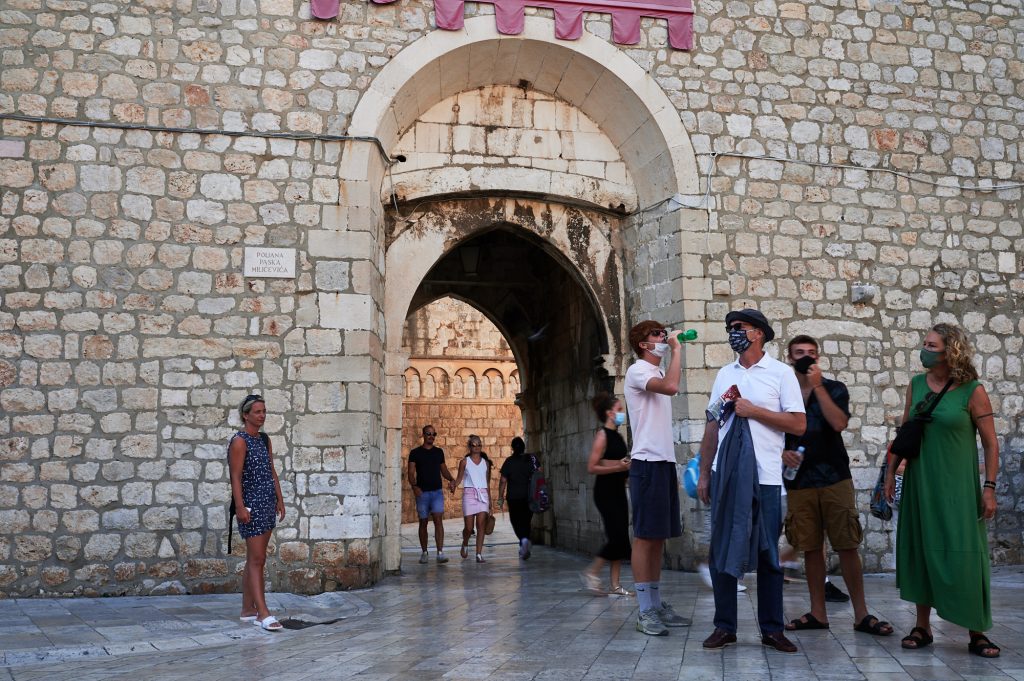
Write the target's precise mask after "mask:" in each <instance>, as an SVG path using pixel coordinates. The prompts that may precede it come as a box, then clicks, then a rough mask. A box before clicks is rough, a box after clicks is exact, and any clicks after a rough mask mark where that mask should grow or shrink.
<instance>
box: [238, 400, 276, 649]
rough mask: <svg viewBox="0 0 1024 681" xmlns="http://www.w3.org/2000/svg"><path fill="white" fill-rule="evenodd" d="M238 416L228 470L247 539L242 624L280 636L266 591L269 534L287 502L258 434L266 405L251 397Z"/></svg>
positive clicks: (271, 452)
mask: <svg viewBox="0 0 1024 681" xmlns="http://www.w3.org/2000/svg"><path fill="white" fill-rule="evenodd" d="M238 415H239V417H240V418H241V420H242V429H241V430H239V431H238V432H237V433H235V434H234V435H233V436H232V437H231V441H230V442H229V443H228V468H229V470H230V475H231V502H232V503H231V506H232V509H233V511H234V515H235V516H236V517H237V519H238V533H239V534H240V535H242V537H243V538H244V539H245V570H244V571H243V572H242V613H241V616H240V617H239V619H240V620H241V621H243V622H252V623H253V624H255V625H256V626H259V627H262V628H263V629H264V630H265V631H280V630H281V629H282V626H281V623H280V622H278V621H277V618H276V617H274V616H273V615H271V614H270V610H268V609H267V600H266V597H265V596H264V591H263V567H264V565H265V564H266V562H267V544H269V543H270V533H271V531H272V530H273V529H274V527H275V526H276V525H277V521H278V520H284V497H283V496H282V494H281V483H280V481H279V480H278V479H277V471H276V470H274V450H273V446H272V445H271V444H270V438H269V437H268V436H267V435H266V433H262V432H260V430H261V429H262V428H263V424H264V422H266V420H267V405H266V402H264V400H263V398H262V397H261V396H259V395H249V396H247V397H246V398H245V399H244V400H242V404H241V405H239V407H238ZM229 522H230V521H229ZM229 545H230V538H229ZM229 551H230V549H229Z"/></svg>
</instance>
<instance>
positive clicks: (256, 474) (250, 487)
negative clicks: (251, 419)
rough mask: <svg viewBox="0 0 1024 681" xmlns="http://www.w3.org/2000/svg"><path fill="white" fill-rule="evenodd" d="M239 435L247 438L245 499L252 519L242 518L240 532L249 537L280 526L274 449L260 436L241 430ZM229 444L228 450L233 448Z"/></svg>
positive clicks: (244, 474) (239, 525)
mask: <svg viewBox="0 0 1024 681" xmlns="http://www.w3.org/2000/svg"><path fill="white" fill-rule="evenodd" d="M236 437H241V438H242V439H243V440H245V465H244V466H243V467H242V499H244V500H245V505H246V507H248V508H249V509H251V511H250V512H249V513H250V518H249V522H247V523H243V522H242V521H241V520H239V521H238V534H240V535H242V536H243V537H245V538H248V537H258V536H259V535H261V534H266V533H267V532H270V531H271V530H272V529H274V527H275V526H277V489H276V488H275V487H274V473H273V471H272V469H271V466H272V464H271V461H270V452H269V451H268V450H267V446H266V445H265V444H263V438H262V437H260V436H259V435H256V436H252V435H249V434H248V433H246V432H244V431H238V432H237V433H235V435H234V437H232V438H231V442H234V441H235V438H236ZM231 442H229V443H228V449H230V448H231Z"/></svg>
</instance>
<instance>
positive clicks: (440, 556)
mask: <svg viewBox="0 0 1024 681" xmlns="http://www.w3.org/2000/svg"><path fill="white" fill-rule="evenodd" d="M422 562H424V563H425V562H426V561H422ZM437 562H438V563H447V562H448V556H446V555H444V551H438V552H437Z"/></svg>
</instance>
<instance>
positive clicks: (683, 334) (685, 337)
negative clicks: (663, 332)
mask: <svg viewBox="0 0 1024 681" xmlns="http://www.w3.org/2000/svg"><path fill="white" fill-rule="evenodd" d="M676 340H678V341H679V342H680V343H685V342H686V341H695V340H697V330H696V329H687V330H686V331H680V332H679V333H677V334H676Z"/></svg>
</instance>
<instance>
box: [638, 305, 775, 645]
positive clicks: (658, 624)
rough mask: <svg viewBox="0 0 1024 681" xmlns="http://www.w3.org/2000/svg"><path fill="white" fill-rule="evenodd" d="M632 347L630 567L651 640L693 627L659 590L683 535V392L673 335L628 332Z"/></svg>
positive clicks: (642, 328) (649, 328)
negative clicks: (679, 399)
mask: <svg viewBox="0 0 1024 681" xmlns="http://www.w3.org/2000/svg"><path fill="white" fill-rule="evenodd" d="M629 344H630V346H632V348H633V351H634V352H636V355H637V358H638V359H637V361H636V362H634V363H633V365H632V366H630V367H629V369H628V370H627V371H626V388H625V397H626V408H627V410H628V411H629V430H630V434H631V435H632V437H633V449H632V452H631V456H632V459H631V460H630V464H629V497H630V502H631V504H632V507H633V509H632V510H633V551H632V557H631V558H630V565H631V566H632V568H633V580H634V585H635V586H636V596H637V605H638V606H639V607H640V614H639V615H638V617H637V621H636V630H637V631H639V632H641V633H644V634H647V635H649V636H666V635H667V634H668V629H667V628H666V627H685V626H689V624H690V620H688V619H686V618H685V617H681V616H680V615H678V614H676V612H675V610H673V609H672V606H670V605H669V604H668V603H666V602H665V601H662V600H661V590H660V581H661V561H662V549H663V547H664V546H665V540H666V539H668V538H669V537H678V536H679V535H681V534H682V526H681V523H680V516H679V483H678V482H677V481H676V452H675V446H674V444H673V442H672V395H675V394H676V393H677V392H679V379H680V373H679V372H680V360H681V357H680V355H681V352H680V346H679V340H678V339H677V338H676V334H675V332H672V331H667V330H666V329H665V327H664V326H663V325H662V324H659V323H658V322H655V321H651V320H648V321H644V322H640V323H639V324H637V325H636V326H634V327H633V328H632V329H630V331H629ZM669 352H671V357H670V359H669V364H668V369H667V370H665V371H662V370H661V360H662V358H663V357H664V356H665V355H667V354H669ZM790 373H792V372H790ZM794 380H795V379H794Z"/></svg>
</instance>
